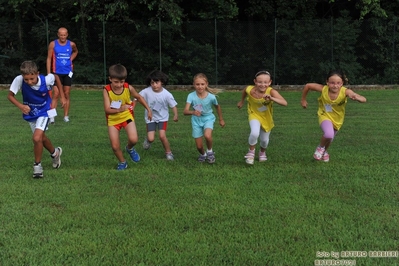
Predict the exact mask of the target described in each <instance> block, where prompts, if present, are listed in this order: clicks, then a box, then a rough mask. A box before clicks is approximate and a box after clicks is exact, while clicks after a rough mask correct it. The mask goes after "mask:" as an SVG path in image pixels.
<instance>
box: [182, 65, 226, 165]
mask: <svg viewBox="0 0 399 266" xmlns="http://www.w3.org/2000/svg"><path fill="white" fill-rule="evenodd" d="M208 84H209V83H208V78H207V77H206V76H205V74H203V73H199V74H197V75H195V76H194V78H193V85H194V88H195V91H194V92H191V93H190V94H189V95H188V97H187V101H186V106H185V108H184V111H183V114H184V115H191V125H192V129H193V131H192V136H193V138H194V139H195V144H196V146H197V150H198V152H199V153H200V155H199V157H198V161H199V162H205V161H207V162H208V163H214V162H215V153H214V152H213V150H212V145H213V140H212V131H213V124H214V123H215V120H216V117H215V115H214V114H213V109H212V107H213V106H214V107H215V109H216V112H217V114H218V117H219V125H220V126H221V127H224V125H225V123H224V120H223V115H222V109H221V108H220V105H219V103H218V101H217V99H216V96H215V94H217V93H219V92H221V91H222V90H220V89H214V88H209V87H208ZM202 137H205V141H206V146H207V151H206V152H205V149H204V146H203V142H202Z"/></svg>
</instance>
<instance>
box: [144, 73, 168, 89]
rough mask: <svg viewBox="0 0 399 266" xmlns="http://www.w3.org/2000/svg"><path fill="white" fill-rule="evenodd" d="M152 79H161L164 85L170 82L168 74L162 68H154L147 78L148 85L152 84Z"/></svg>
mask: <svg viewBox="0 0 399 266" xmlns="http://www.w3.org/2000/svg"><path fill="white" fill-rule="evenodd" d="M151 81H160V82H161V83H162V85H166V83H168V76H167V75H166V74H165V73H163V72H162V71H160V70H154V71H152V72H151V73H150V74H148V76H147V78H146V79H145V83H146V84H147V86H150V85H151Z"/></svg>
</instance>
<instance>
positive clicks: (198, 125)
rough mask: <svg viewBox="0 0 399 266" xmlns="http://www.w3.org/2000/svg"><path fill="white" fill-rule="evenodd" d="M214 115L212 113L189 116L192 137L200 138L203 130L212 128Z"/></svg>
mask: <svg viewBox="0 0 399 266" xmlns="http://www.w3.org/2000/svg"><path fill="white" fill-rule="evenodd" d="M215 120H216V117H215V115H214V114H209V115H204V116H195V115H193V116H191V125H192V127H193V138H195V139H196V138H200V137H202V136H203V135H204V130H205V129H206V128H210V129H212V130H213V124H215Z"/></svg>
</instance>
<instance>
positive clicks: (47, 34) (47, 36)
mask: <svg viewBox="0 0 399 266" xmlns="http://www.w3.org/2000/svg"><path fill="white" fill-rule="evenodd" d="M46 38H47V47H48V45H49V42H50V37H49V32H48V19H47V18H46Z"/></svg>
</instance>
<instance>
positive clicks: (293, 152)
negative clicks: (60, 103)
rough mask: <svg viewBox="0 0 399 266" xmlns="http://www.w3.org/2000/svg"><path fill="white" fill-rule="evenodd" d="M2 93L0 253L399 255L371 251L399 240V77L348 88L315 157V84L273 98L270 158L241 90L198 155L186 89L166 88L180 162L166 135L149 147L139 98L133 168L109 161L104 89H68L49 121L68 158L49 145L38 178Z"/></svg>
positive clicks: (283, 257) (153, 260) (166, 260)
mask: <svg viewBox="0 0 399 266" xmlns="http://www.w3.org/2000/svg"><path fill="white" fill-rule="evenodd" d="M7 93H8V92H7V91H0V105H1V108H0V120H1V127H0V134H1V136H2V138H1V140H0V147H1V148H0V149H1V153H0V163H1V175H0V265H315V264H316V263H317V260H328V259H334V260H335V259H340V260H347V261H346V262H356V265H398V264H399V258H398V257H397V256H396V257H393V258H375V257H371V256H369V253H368V252H369V251H396V252H398V250H399V230H398V223H399V204H398V202H399V193H398V192H399V186H398V185H399V183H398V177H399V164H398V157H399V156H398V155H399V154H398V147H399V134H398V132H399V123H398V117H399V108H398V102H399V93H398V91H397V90H378V91H377V90H375V91H359V93H360V94H362V95H364V96H365V97H367V99H368V102H367V103H365V104H360V103H357V102H353V101H351V100H349V101H348V105H347V115H346V120H345V123H344V126H343V127H342V129H341V131H340V132H339V133H338V135H337V137H336V139H335V140H334V142H333V143H332V145H331V148H330V150H329V153H330V162H329V163H324V162H316V161H314V160H313V157H312V154H313V152H314V149H315V147H316V145H317V144H318V141H319V138H320V137H321V130H320V129H319V126H318V123H317V115H316V108H317V96H318V94H317V93H310V94H309V96H308V102H309V108H308V109H306V110H305V109H302V108H301V106H300V92H297V91H282V92H281V94H282V95H283V96H284V97H285V98H286V100H287V101H288V106H287V107H282V106H277V105H275V111H274V117H275V124H276V127H275V128H274V129H273V131H272V133H271V135H270V145H269V148H268V150H267V155H268V161H267V162H264V163H259V162H257V161H256V162H255V165H253V166H248V165H246V164H245V162H244V158H243V156H244V155H245V153H246V151H247V148H248V145H247V139H248V134H249V126H248V122H247V115H246V109H245V108H243V109H242V110H238V109H237V107H236V103H237V102H238V100H239V99H240V92H225V93H222V94H220V95H219V98H218V99H219V102H220V104H221V107H222V110H223V113H224V118H225V121H226V127H225V128H220V127H219V126H218V125H217V124H215V130H214V134H213V137H214V151H215V153H216V163H215V164H214V165H209V164H206V163H205V164H200V163H198V162H197V161H196V159H197V156H198V154H197V151H196V148H195V144H194V140H193V139H192V138H191V125H190V117H188V116H183V114H182V112H183V108H184V105H185V100H186V97H187V94H188V93H189V92H188V91H176V92H172V93H173V94H174V96H175V98H176V100H177V102H178V103H179V105H178V107H179V115H180V117H179V122H177V123H174V122H173V121H171V122H169V127H168V131H167V135H168V138H169V141H170V143H171V147H172V151H173V153H174V155H175V161H166V159H165V158H164V152H163V149H162V145H161V143H160V142H159V140H158V139H156V141H155V142H154V144H153V145H152V147H151V149H150V150H148V151H145V150H143V148H142V142H143V140H144V136H145V124H144V119H143V108H142V107H141V106H140V105H138V106H137V107H136V109H135V112H136V124H137V127H138V133H139V143H138V145H137V150H138V152H139V153H140V155H141V157H142V160H141V162H140V163H137V164H135V163H133V162H131V161H129V167H128V169H127V170H125V171H116V170H115V167H116V164H117V160H116V158H115V156H114V155H113V153H112V150H111V147H110V144H109V141H108V135H107V128H106V124H105V116H104V112H103V106H102V94H101V91H84V90H81V91H73V92H72V103H71V114H70V119H71V122H70V123H68V124H67V123H64V122H62V118H61V116H59V117H57V120H56V124H55V125H51V126H50V128H49V131H48V133H47V135H48V136H49V137H50V139H51V140H52V142H53V144H54V145H56V146H61V147H62V148H63V150H64V152H63V155H62V166H61V168H60V169H58V170H53V169H52V167H51V160H50V157H49V155H48V153H47V152H45V153H44V158H43V161H42V165H43V167H44V178H43V179H40V180H35V179H33V178H32V177H31V175H32V164H33V145H32V142H31V133H30V129H29V126H28V124H27V123H26V122H24V121H23V120H22V117H21V113H20V111H19V110H18V109H17V108H16V107H15V106H13V105H12V104H11V103H9V102H8V100H7V98H6V95H7ZM61 113H62V109H61V108H58V114H61ZM121 139H122V143H123V144H122V145H124V143H125V140H126V137H125V132H123V131H122V132H121ZM125 155H126V154H125ZM126 158H128V157H127V155H126ZM344 251H365V252H366V253H358V255H364V254H366V255H367V256H366V257H356V256H355V255H356V254H353V253H352V254H349V253H344ZM336 253H338V256H337V254H336ZM348 254H349V255H348ZM344 255H346V257H344ZM370 255H371V253H370ZM394 255H395V253H394ZM396 255H397V253H396ZM323 262H325V263H326V261H323Z"/></svg>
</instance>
